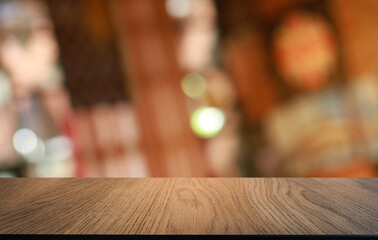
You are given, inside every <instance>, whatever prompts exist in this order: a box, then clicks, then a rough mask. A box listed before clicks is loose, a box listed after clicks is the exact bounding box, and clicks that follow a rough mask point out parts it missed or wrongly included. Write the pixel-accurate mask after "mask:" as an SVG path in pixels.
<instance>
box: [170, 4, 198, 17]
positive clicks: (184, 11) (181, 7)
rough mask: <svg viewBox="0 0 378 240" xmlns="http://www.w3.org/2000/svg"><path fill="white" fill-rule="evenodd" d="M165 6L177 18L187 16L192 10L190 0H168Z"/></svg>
mask: <svg viewBox="0 0 378 240" xmlns="http://www.w3.org/2000/svg"><path fill="white" fill-rule="evenodd" d="M165 7H166V9H167V12H168V14H169V15H171V16H172V17H175V18H184V17H187V16H189V14H190V12H191V11H192V5H191V1H190V0H167V1H166V2H165Z"/></svg>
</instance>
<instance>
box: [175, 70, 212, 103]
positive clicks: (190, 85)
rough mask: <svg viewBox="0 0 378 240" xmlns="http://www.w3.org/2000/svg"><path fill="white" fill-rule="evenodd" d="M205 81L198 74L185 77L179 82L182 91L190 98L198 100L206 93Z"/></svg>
mask: <svg viewBox="0 0 378 240" xmlns="http://www.w3.org/2000/svg"><path fill="white" fill-rule="evenodd" d="M206 88H207V84H206V79H205V78H204V77H202V75H200V74H198V73H191V74H188V75H186V76H185V77H184V78H183V79H182V81H181V89H182V91H183V92H184V93H185V94H186V95H187V96H188V97H191V98H199V97H201V96H202V95H203V94H204V93H205V92H206Z"/></svg>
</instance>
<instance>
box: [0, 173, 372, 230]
mask: <svg viewBox="0 0 378 240" xmlns="http://www.w3.org/2000/svg"><path fill="white" fill-rule="evenodd" d="M0 233H1V234H4V233H5V234H9V233H17V234H378V179H377V178H354V179H345V178H322V179H320V178H318V179H317V178H315V179H314V178H308V179H303V178H145V179H130V178H105V179H101V178H76V179H75V178H63V179H59V178H52V179H48V178H47V179H46V178H45V179H41V178H20V179H1V180H0Z"/></svg>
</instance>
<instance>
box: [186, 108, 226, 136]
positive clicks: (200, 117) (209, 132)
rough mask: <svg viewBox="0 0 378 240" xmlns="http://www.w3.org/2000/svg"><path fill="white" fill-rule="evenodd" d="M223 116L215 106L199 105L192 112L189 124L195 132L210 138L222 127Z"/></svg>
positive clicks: (223, 122)
mask: <svg viewBox="0 0 378 240" xmlns="http://www.w3.org/2000/svg"><path fill="white" fill-rule="evenodd" d="M224 124H225V117H224V114H223V112H222V111H221V110H219V109H218V108H215V107H201V108H198V109H197V110H196V111H194V112H193V114H192V116H191V118H190V125H191V127H192V129H193V131H194V133H195V134H197V135H198V136H199V137H202V138H212V137H214V136H215V135H217V134H218V133H219V132H220V131H221V130H222V129H223V127H224Z"/></svg>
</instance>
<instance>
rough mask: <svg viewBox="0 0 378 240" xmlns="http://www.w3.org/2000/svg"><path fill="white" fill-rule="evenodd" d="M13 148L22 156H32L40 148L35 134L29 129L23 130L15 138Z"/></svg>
mask: <svg viewBox="0 0 378 240" xmlns="http://www.w3.org/2000/svg"><path fill="white" fill-rule="evenodd" d="M13 146H14V148H15V149H16V151H17V152H18V153H20V154H22V155H27V154H31V153H32V152H33V151H34V150H35V149H36V148H37V146H38V138H37V135H35V133H34V132H33V131H32V130H30V129H27V128H21V129H19V130H17V131H16V133H15V134H14V136H13Z"/></svg>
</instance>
